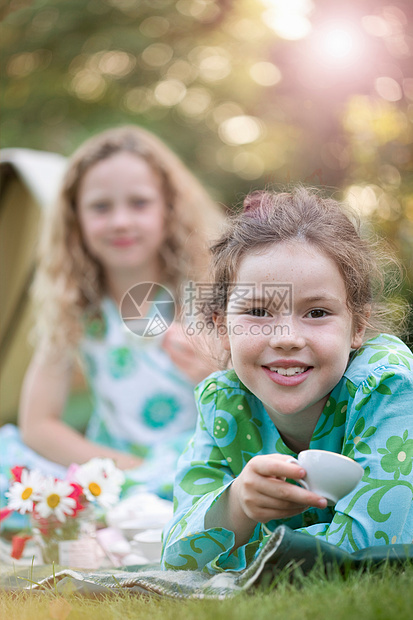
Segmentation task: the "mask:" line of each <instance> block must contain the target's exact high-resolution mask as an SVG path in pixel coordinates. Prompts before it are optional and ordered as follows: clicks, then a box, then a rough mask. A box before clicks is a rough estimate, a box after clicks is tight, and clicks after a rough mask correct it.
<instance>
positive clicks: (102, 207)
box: [92, 202, 109, 213]
mask: <svg viewBox="0 0 413 620" xmlns="http://www.w3.org/2000/svg"><path fill="white" fill-rule="evenodd" d="M92 209H93V211H96V212H97V213H104V212H105V211H108V209H109V203H108V202H95V203H94V204H93V205H92Z"/></svg>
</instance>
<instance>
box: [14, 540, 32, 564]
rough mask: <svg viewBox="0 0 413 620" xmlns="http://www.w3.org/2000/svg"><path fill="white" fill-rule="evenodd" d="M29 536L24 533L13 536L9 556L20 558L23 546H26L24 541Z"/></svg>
mask: <svg viewBox="0 0 413 620" xmlns="http://www.w3.org/2000/svg"><path fill="white" fill-rule="evenodd" d="M30 538H31V536H29V535H27V534H25V535H23V536H19V535H18V534H17V535H16V536H13V538H12V539H11V553H10V555H11V557H12V558H14V559H15V560H20V558H21V557H22V554H23V551H24V548H25V546H26V542H27V541H28V540H29V539H30Z"/></svg>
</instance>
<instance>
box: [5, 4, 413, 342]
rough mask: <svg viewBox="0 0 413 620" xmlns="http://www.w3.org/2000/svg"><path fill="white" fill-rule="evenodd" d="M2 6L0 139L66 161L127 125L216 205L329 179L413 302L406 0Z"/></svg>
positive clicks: (411, 12) (412, 47)
mask: <svg viewBox="0 0 413 620" xmlns="http://www.w3.org/2000/svg"><path fill="white" fill-rule="evenodd" d="M4 13H5V15H4V18H3V23H2V37H1V42H0V46H1V52H2V58H3V65H4V71H3V76H2V100H3V104H2V110H3V111H2V146H3V147H7V146H20V147H29V148H35V149H42V150H50V151H56V152H60V153H63V154H65V155H68V154H70V153H71V152H72V151H73V150H74V149H75V147H76V146H77V145H78V144H79V143H80V142H82V141H83V140H84V139H85V138H87V137H88V136H90V135H91V134H93V133H96V132H98V131H100V130H102V129H104V128H106V127H109V126H114V125H121V124H125V123H137V124H139V125H142V126H145V127H147V128H148V129H150V130H152V131H154V132H155V133H157V134H158V135H159V136H160V137H161V138H163V139H164V140H165V141H166V142H167V143H168V144H169V145H170V146H171V147H172V148H173V149H174V150H175V151H176V152H177V153H178V154H179V155H180V156H181V157H182V159H183V160H184V161H185V162H186V163H187V164H188V165H190V166H191V168H192V169H193V170H194V172H195V173H196V174H197V175H198V176H199V177H200V179H201V180H202V181H203V182H204V183H205V185H206V186H207V187H208V188H209V190H210V191H211V193H212V194H213V195H214V196H215V197H216V199H217V200H219V201H221V202H222V203H224V204H226V205H228V206H233V205H235V204H237V203H239V201H240V200H241V198H242V196H243V195H244V194H245V193H246V192H247V191H249V190H251V189H257V188H261V187H264V186H265V185H268V184H275V185H277V186H280V185H284V184H288V182H290V181H304V182H306V183H311V184H313V185H324V186H328V187H330V188H331V191H332V192H335V193H336V194H337V193H338V194H341V195H346V196H347V197H349V199H350V202H352V203H353V204H355V205H356V206H357V208H358V209H359V210H360V211H361V212H362V214H363V216H365V217H366V218H368V219H369V221H370V222H372V223H373V225H374V226H375V227H376V228H377V229H380V231H382V232H384V234H385V235H386V237H387V238H388V239H389V241H390V243H391V244H392V245H393V246H394V247H395V248H396V250H397V252H398V254H399V256H400V257H401V259H402V261H403V263H404V265H405V266H406V268H407V275H408V277H407V279H406V284H405V290H404V294H405V295H406V296H407V298H408V299H409V300H410V301H411V302H413V293H412V289H413V173H412V169H413V154H412V144H413V126H412V121H413V75H412V66H413V63H412V56H413V33H412V23H413V3H412V2H411V1H410V0H352V1H350V0H349V1H348V2H346V3H343V2H342V1H341V0H340V1H338V0H313V1H311V0H289V1H288V2H286V1H285V0H237V1H235V0H177V1H172V0H140V1H137V0H86V1H85V0H70V2H69V1H67V0H10V2H9V3H8V5H7V7H6V8H5V9H4ZM410 331H413V330H412V327H411V328H410Z"/></svg>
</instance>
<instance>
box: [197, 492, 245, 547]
mask: <svg viewBox="0 0 413 620" xmlns="http://www.w3.org/2000/svg"><path fill="white" fill-rule="evenodd" d="M256 525H257V521H254V520H253V519H250V518H249V517H248V516H247V515H246V514H245V512H244V511H243V509H242V507H241V504H240V502H239V498H238V489H237V480H234V482H233V483H232V484H231V485H230V486H229V487H228V488H227V490H226V491H225V492H224V493H223V494H222V495H221V497H220V498H219V499H218V500H217V501H216V502H215V503H214V504H213V506H211V508H210V509H209V511H208V512H207V514H206V516H205V527H207V528H213V527H223V528H225V529H227V530H230V531H232V532H234V534H235V545H234V547H233V549H238V547H242V546H243V545H245V544H246V543H247V542H248V541H249V539H250V538H251V536H252V533H253V531H254V529H255V527H256Z"/></svg>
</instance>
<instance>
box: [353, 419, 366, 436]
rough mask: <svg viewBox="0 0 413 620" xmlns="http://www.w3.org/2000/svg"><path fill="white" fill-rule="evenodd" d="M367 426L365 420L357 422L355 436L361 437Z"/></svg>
mask: <svg viewBox="0 0 413 620" xmlns="http://www.w3.org/2000/svg"><path fill="white" fill-rule="evenodd" d="M365 425H366V422H365V420H364V418H360V419H359V420H357V422H356V425H355V427H354V434H355V435H361V433H362V432H363V430H364V427H365Z"/></svg>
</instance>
